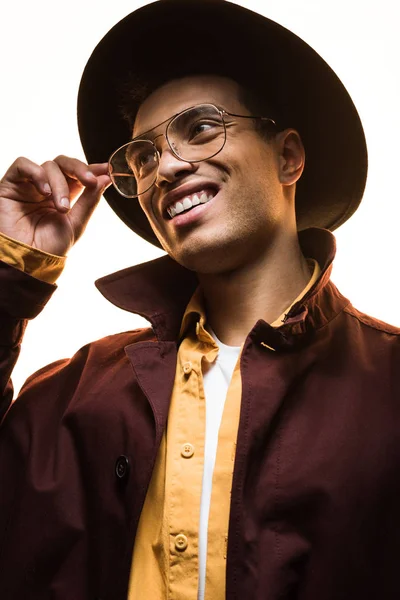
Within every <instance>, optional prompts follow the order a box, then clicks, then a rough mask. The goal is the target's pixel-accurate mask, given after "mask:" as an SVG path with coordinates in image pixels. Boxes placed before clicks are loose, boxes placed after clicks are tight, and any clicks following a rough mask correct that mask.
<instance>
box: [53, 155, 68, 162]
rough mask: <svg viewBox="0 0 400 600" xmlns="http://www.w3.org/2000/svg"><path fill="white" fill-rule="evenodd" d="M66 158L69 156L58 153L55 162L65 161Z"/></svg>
mask: <svg viewBox="0 0 400 600" xmlns="http://www.w3.org/2000/svg"><path fill="white" fill-rule="evenodd" d="M65 160H68V156H65V154H58V155H57V156H56V157H55V158H54V159H53V162H63V161H65Z"/></svg>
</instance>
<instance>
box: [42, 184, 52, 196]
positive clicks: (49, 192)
mask: <svg viewBox="0 0 400 600" xmlns="http://www.w3.org/2000/svg"><path fill="white" fill-rule="evenodd" d="M43 191H44V192H45V193H46V194H51V187H50V186H49V184H48V183H45V184H44V186H43Z"/></svg>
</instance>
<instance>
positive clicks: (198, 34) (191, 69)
mask: <svg viewBox="0 0 400 600" xmlns="http://www.w3.org/2000/svg"><path fill="white" fill-rule="evenodd" d="M201 73H202V74H219V75H225V76H227V77H231V78H232V79H235V80H236V81H238V82H239V83H241V84H242V85H244V86H246V85H248V86H250V87H251V88H252V90H253V91H255V92H256V93H257V95H258V96H259V97H260V98H261V99H265V115H263V116H269V117H272V118H275V120H276V121H277V125H278V126H279V127H280V128H282V129H283V128H285V127H294V128H295V129H297V130H298V131H299V133H300V135H301V137H302V140H303V143H304V146H305V149H306V168H305V170H304V173H303V176H302V178H301V180H300V182H299V183H298V187H297V191H296V215H297V225H298V229H299V230H302V229H306V228H307V227H324V228H327V229H331V230H333V229H336V228H337V227H339V225H341V224H342V223H344V222H345V221H346V220H347V219H348V218H349V217H350V216H351V215H352V214H353V213H354V211H355V210H356V209H357V207H358V205H359V203H360V201H361V198H362V195H363V192H364V187H365V182H366V176H367V148H366V143H365V137H364V132H363V129H362V125H361V122H360V118H359V116H358V113H357V111H356V109H355V107H354V104H353V102H352V100H351V98H350V96H349V94H348V92H347V91H346V89H345V87H344V86H343V84H342V83H341V81H340V80H339V78H338V77H337V76H336V75H335V73H334V72H333V71H332V69H331V68H330V67H329V66H328V65H327V64H326V62H325V61H324V60H323V59H322V58H321V57H320V56H319V55H318V54H317V53H316V52H315V51H314V50H313V49H312V48H311V47H310V46H309V45H308V44H306V43H305V42H304V41H303V40H301V39H300V38H299V37H298V36H296V35H295V34H293V33H292V32H290V31H288V30H287V29H285V28H284V27H282V26H281V25H278V24H277V23H275V22H274V21H271V20H270V19H267V18H266V17H263V16H261V15H259V14H257V13H254V12H252V11H250V10H247V9H245V8H242V7H241V6H238V5H236V4H232V3H230V2H225V1H223V0H162V1H159V2H154V3H152V4H148V5H146V6H144V7H142V8H140V9H138V10H136V11H135V12H133V13H131V14H130V15H128V16H127V17H125V18H124V19H122V21H120V22H119V23H117V24H116V25H115V26H114V27H113V28H112V29H111V30H110V31H109V32H108V33H107V35H106V36H105V37H104V38H103V39H102V40H101V41H100V43H99V44H98V45H97V46H96V48H95V50H94V51H93V53H92V55H91V57H90V58H89V61H88V63H87V65H86V67H85V70H84V73H83V76H82V80H81V84H80V89H79V96H78V124H79V132H80V136H81V141H82V145H83V149H84V152H85V155H86V158H87V160H88V162H89V163H95V162H106V161H107V160H108V158H109V156H110V155H111V154H112V152H113V151H114V150H116V149H117V148H118V147H119V146H121V145H122V144H124V143H125V142H127V141H129V139H130V137H131V131H130V127H129V125H128V122H127V121H126V119H124V117H123V116H122V111H121V108H120V107H121V90H122V89H123V88H124V82H126V81H127V79H128V78H135V79H136V80H137V81H140V82H143V83H144V84H145V85H146V86H147V88H148V92H151V91H152V90H153V89H156V88H157V87H158V86H160V85H162V84H163V83H165V82H166V81H168V80H171V79H175V78H178V77H183V76H185V75H189V74H201ZM271 106H272V107H274V108H275V111H276V114H274V115H271V108H270V107H271ZM137 109H138V105H137V103H136V104H135V103H134V102H133V103H132V109H131V113H132V118H133V119H134V116H135V114H136V111H137ZM105 197H106V199H107V201H108V203H109V204H110V206H111V207H112V209H113V210H114V211H115V212H116V213H117V215H118V216H119V217H120V218H121V219H122V220H123V221H124V222H125V223H126V224H127V225H128V226H129V227H130V228H131V229H132V230H133V231H135V232H136V233H137V234H139V235H140V236H141V237H143V238H144V239H146V240H147V241H149V242H151V243H152V244H155V245H157V246H159V245H160V244H159V242H158V240H157V239H156V237H155V235H154V234H153V232H152V230H151V227H150V225H149V223H148V221H147V219H146V217H145V215H144V213H143V212H142V210H141V208H140V206H139V203H138V201H137V200H135V199H127V198H123V197H122V196H120V195H119V194H118V192H117V191H116V190H115V189H114V188H113V187H112V186H111V187H110V188H108V190H107V191H106V192H105Z"/></svg>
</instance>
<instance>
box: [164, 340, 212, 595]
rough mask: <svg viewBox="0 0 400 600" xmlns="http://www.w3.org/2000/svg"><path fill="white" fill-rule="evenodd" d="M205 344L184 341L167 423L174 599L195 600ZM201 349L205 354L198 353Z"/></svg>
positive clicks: (202, 442) (202, 454) (172, 590)
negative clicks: (172, 404) (202, 361)
mask: <svg viewBox="0 0 400 600" xmlns="http://www.w3.org/2000/svg"><path fill="white" fill-rule="evenodd" d="M203 346H204V344H200V343H197V342H195V343H194V342H193V339H192V340H189V339H187V340H184V341H183V342H182V345H181V348H180V352H179V363H180V366H179V390H177V391H178V393H176V394H174V398H173V402H174V409H173V410H171V411H170V418H169V422H168V429H167V431H168V433H167V435H168V443H167V447H168V456H167V471H166V500H167V506H168V509H167V510H168V535H169V581H168V584H169V585H168V591H169V599H170V600H196V599H197V588H198V527H199V518H200V498H201V486H202V476H203V468H204V433H205V397H204V389H203V382H202V374H201V360H202V356H203V355H204V353H205V349H204V348H202V347H203ZM199 350H202V351H200V352H199Z"/></svg>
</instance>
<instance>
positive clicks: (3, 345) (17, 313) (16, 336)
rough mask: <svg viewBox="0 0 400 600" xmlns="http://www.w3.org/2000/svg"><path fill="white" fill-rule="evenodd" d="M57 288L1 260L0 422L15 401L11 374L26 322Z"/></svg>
mask: <svg viewBox="0 0 400 600" xmlns="http://www.w3.org/2000/svg"><path fill="white" fill-rule="evenodd" d="M56 287H57V286H56V285H54V284H50V283H46V282H44V281H40V280H39V279H36V278H35V277H32V276H31V275H28V274H26V273H23V272H22V271H20V270H18V269H15V268H13V267H12V266H10V265H8V264H7V263H5V262H3V261H0V421H1V420H2V418H3V417H4V415H5V413H6V412H7V410H8V408H9V406H10V404H11V402H12V396H13V387H12V383H11V379H10V376H11V372H12V370H13V368H14V365H15V363H16V361H17V358H18V355H19V352H20V347H21V341H22V337H23V334H24V331H25V327H26V324H27V322H28V320H29V319H33V318H34V317H36V316H37V315H38V314H39V313H40V312H41V310H42V309H43V307H44V306H45V305H46V303H47V302H48V300H49V299H50V297H51V296H52V294H53V293H54V291H55V290H56Z"/></svg>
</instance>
